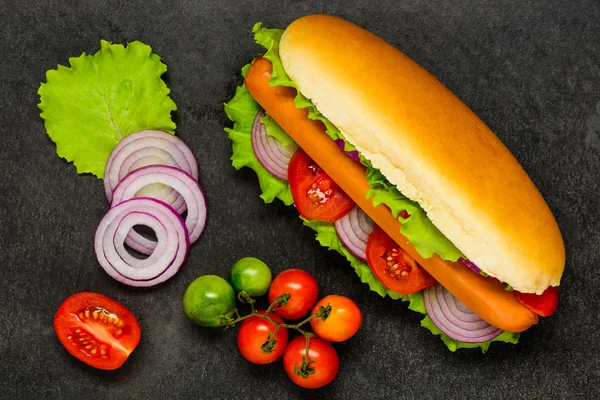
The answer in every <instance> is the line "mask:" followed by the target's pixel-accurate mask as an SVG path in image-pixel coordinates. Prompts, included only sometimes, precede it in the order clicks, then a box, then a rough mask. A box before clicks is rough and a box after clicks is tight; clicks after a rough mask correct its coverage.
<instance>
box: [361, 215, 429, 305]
mask: <svg viewBox="0 0 600 400" xmlns="http://www.w3.org/2000/svg"><path fill="white" fill-rule="evenodd" d="M367 263H368V264H369V267H370V268H371V271H373V273H374V274H375V276H376V277H377V278H378V279H379V280H380V281H381V283H383V284H384V285H385V287H387V288H388V289H390V290H393V291H394V292H396V293H400V294H411V293H415V292H418V291H420V290H423V289H426V288H428V287H431V286H433V285H435V284H436V283H437V282H436V280H435V279H433V277H432V276H431V275H429V273H428V272H427V271H426V270H424V269H423V268H422V267H421V266H420V265H419V264H418V263H417V262H416V261H415V260H414V258H412V257H411V256H410V255H408V254H407V253H406V252H405V251H404V250H403V249H402V247H400V246H398V245H397V244H396V243H395V242H394V241H393V240H392V238H391V237H389V236H388V234H387V233H385V232H384V231H383V229H381V228H379V227H377V228H375V230H374V231H373V233H371V235H370V236H369V240H368V241H367Z"/></svg>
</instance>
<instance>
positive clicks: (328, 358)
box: [283, 336, 340, 389]
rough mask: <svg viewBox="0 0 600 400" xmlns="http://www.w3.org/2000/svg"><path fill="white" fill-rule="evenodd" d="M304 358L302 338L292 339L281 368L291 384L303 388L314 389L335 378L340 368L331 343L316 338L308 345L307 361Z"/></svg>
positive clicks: (284, 354) (304, 341)
mask: <svg viewBox="0 0 600 400" xmlns="http://www.w3.org/2000/svg"><path fill="white" fill-rule="evenodd" d="M306 356H307V354H306V339H305V337H304V336H298V337H297V338H294V339H293V340H292V341H291V342H290V344H288V346H287V347H286V349H285V352H284V353H283V368H284V369H285V372H286V373H287V375H288V376H289V377H290V379H291V380H292V382H294V383H295V384H296V385H298V386H301V387H303V388H307V389H316V388H320V387H322V386H325V385H327V384H328V383H329V382H331V381H332V380H333V378H335V376H336V375H337V373H338V370H339V368H340V359H339V357H338V354H337V351H335V348H334V347H333V346H332V344H331V343H329V342H326V341H325V340H323V339H321V338H318V337H313V338H311V339H310V342H309V343H308V360H306V359H307V357H306ZM303 360H304V363H303ZM307 364H308V365H307Z"/></svg>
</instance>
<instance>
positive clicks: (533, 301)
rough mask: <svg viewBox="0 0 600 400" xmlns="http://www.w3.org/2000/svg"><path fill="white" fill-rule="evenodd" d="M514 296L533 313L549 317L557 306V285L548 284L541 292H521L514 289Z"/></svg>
mask: <svg viewBox="0 0 600 400" xmlns="http://www.w3.org/2000/svg"><path fill="white" fill-rule="evenodd" d="M514 293H515V296H517V299H519V301H520V302H521V303H523V304H524V305H525V306H526V307H527V308H529V309H530V310H531V311H533V312H534V313H536V314H538V315H541V316H542V317H549V316H550V315H552V314H554V311H556V308H557V307H558V287H557V286H550V287H548V289H546V290H545V291H544V293H542V294H535V293H521V292H518V291H516V290H515V291H514Z"/></svg>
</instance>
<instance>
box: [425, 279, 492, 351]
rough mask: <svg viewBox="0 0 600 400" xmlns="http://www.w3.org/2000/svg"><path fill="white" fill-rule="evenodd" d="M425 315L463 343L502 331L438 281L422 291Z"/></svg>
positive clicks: (488, 336)
mask: <svg viewBox="0 0 600 400" xmlns="http://www.w3.org/2000/svg"><path fill="white" fill-rule="evenodd" d="M423 300H424V302H425V309H426V310H427V315H429V318H431V321H432V322H433V323H434V325H435V326H437V327H438V329H439V330H440V331H442V332H444V333H445V334H446V335H447V336H448V337H450V338H452V339H454V340H458V341H460V342H464V343H482V342H487V341H489V340H492V339H493V338H495V337H496V336H498V335H500V334H501V333H502V331H501V330H500V329H498V328H496V327H494V326H492V325H490V324H488V323H487V322H485V321H484V320H483V319H481V318H480V317H479V316H478V315H477V314H475V313H474V312H473V311H471V310H470V309H469V308H467V306H465V305H464V304H463V303H462V302H461V301H460V300H458V299H457V298H456V297H454V296H453V295H452V294H451V293H450V292H449V291H448V290H447V289H446V288H444V287H443V286H442V285H440V284H439V283H438V284H437V285H434V286H432V287H430V288H427V289H425V290H424V291H423Z"/></svg>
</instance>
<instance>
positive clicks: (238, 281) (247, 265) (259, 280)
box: [231, 257, 271, 297]
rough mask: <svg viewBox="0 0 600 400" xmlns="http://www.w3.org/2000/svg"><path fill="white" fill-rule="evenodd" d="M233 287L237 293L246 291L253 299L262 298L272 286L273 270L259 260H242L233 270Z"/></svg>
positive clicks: (250, 258) (248, 258)
mask: <svg viewBox="0 0 600 400" xmlns="http://www.w3.org/2000/svg"><path fill="white" fill-rule="evenodd" d="M231 285H232V286H233V289H234V290H235V291H236V293H239V292H241V291H242V290H245V291H246V292H248V294H249V295H250V296H251V297H258V296H262V295H263V294H265V293H267V291H268V290H269V286H271V270H270V269H269V267H268V266H267V264H265V263H264V262H262V261H261V260H259V259H258V258H254V257H246V258H242V259H241V260H239V261H238V262H236V263H235V264H234V265H233V268H231Z"/></svg>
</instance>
